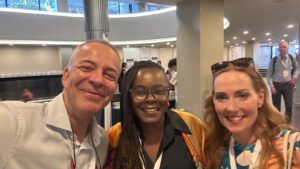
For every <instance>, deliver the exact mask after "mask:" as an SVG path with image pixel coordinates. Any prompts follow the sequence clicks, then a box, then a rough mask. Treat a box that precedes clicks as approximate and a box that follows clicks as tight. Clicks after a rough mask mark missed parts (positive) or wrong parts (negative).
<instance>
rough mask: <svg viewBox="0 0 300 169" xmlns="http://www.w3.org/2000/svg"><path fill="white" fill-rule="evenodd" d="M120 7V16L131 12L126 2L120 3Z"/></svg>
mask: <svg viewBox="0 0 300 169" xmlns="http://www.w3.org/2000/svg"><path fill="white" fill-rule="evenodd" d="M119 5H120V14H128V13H130V11H129V4H128V3H124V2H119Z"/></svg>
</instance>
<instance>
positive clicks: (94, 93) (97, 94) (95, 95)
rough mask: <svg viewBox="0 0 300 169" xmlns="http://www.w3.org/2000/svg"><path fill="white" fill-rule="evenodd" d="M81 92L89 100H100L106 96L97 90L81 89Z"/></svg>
mask: <svg viewBox="0 0 300 169" xmlns="http://www.w3.org/2000/svg"><path fill="white" fill-rule="evenodd" d="M80 91H82V92H83V93H84V95H85V96H87V97H88V98H93V99H99V98H103V97H104V94H103V93H102V92H97V91H95V90H91V89H80Z"/></svg>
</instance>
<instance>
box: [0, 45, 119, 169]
mask: <svg viewBox="0 0 300 169" xmlns="http://www.w3.org/2000/svg"><path fill="white" fill-rule="evenodd" d="M119 74H120V60H119V55H118V53H117V52H116V50H115V49H114V48H113V47H112V46H111V45H110V44H109V43H107V42H105V41H89V42H86V43H84V44H82V45H80V46H78V47H77V48H76V49H75V51H74V53H73V55H72V56H71V58H70V61H69V65H68V66H67V67H66V68H65V70H64V72H63V76H62V84H63V86H64V90H63V92H62V93H61V94H60V95H58V96H56V97H55V98H54V99H53V100H52V101H51V102H49V103H43V104H39V103H24V102H16V101H5V102H1V103H0V124H1V126H2V127H1V128H0V137H1V139H0V140H1V142H0V168H1V169H29V168H30V169H41V168H43V169H54V168H56V169H58V168H59V169H63V168H65V169H70V168H72V169H75V168H77V169H95V168H98V169H100V168H102V166H103V165H104V163H105V160H106V156H107V148H108V138H107V135H106V133H105V130H104V129H103V128H102V127H100V126H99V125H98V124H97V122H96V119H95V117H94V116H95V115H96V114H97V113H98V112H100V111H101V110H103V109H104V107H105V106H106V105H107V104H108V103H109V102H110V100H111V99H112V97H113V94H114V91H115V89H116V86H117V80H118V77H119Z"/></svg>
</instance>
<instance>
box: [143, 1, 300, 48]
mask: <svg viewBox="0 0 300 169" xmlns="http://www.w3.org/2000/svg"><path fill="white" fill-rule="evenodd" d="M140 1H143V2H151V3H157V4H164V5H175V4H176V3H178V2H180V1H183V0H140ZM224 16H225V17H226V18H228V20H229V22H230V26H229V27H228V28H227V29H226V30H225V31H224V44H225V45H236V44H238V45H240V44H241V43H242V41H249V40H251V38H252V37H255V38H256V40H255V41H256V42H259V43H261V44H268V43H270V42H272V44H276V43H278V42H279V41H281V40H282V39H285V40H287V41H289V42H293V41H295V40H296V42H297V43H298V42H299V40H298V39H299V22H300V0H225V1H224ZM289 24H293V25H294V27H293V28H290V29H288V28H287V27H286V26H287V25H289ZM245 30H247V31H248V32H249V33H248V35H244V34H243V31H245ZM266 32H270V33H271V35H270V36H266V35H265V33H266ZM284 34H288V36H287V37H284V36H283V35H284ZM234 36H237V39H236V40H233V37H234ZM268 39H271V40H269V41H268ZM228 40H229V41H230V43H226V41H228Z"/></svg>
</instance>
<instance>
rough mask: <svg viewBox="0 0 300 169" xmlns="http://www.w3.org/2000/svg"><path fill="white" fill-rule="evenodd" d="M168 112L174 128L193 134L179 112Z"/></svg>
mask: <svg viewBox="0 0 300 169" xmlns="http://www.w3.org/2000/svg"><path fill="white" fill-rule="evenodd" d="M166 114H167V116H168V117H169V119H170V123H171V124H172V126H173V127H174V129H176V130H179V131H182V132H184V133H187V134H191V131H190V129H189V128H188V126H187V125H186V124H185V122H184V121H183V119H182V118H181V117H180V116H179V115H178V114H177V113H175V112H174V111H172V110H168V111H167V113H166Z"/></svg>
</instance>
